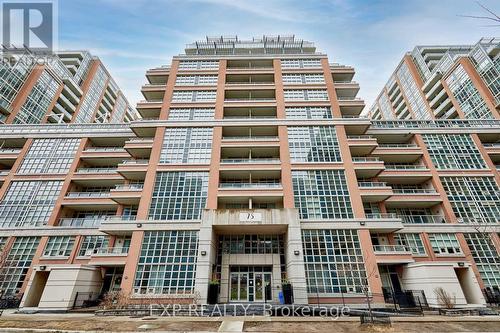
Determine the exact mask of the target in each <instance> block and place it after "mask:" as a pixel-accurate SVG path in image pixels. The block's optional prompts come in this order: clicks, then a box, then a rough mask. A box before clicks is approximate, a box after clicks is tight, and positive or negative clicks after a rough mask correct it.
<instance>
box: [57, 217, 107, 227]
mask: <svg viewBox="0 0 500 333" xmlns="http://www.w3.org/2000/svg"><path fill="white" fill-rule="evenodd" d="M106 219H107V218H106V217H105V216H102V217H97V218H85V217H82V218H78V217H63V218H60V219H59V223H58V224H57V225H58V226H60V227H72V228H97V227H99V226H100V225H101V222H102V221H104V220H106Z"/></svg>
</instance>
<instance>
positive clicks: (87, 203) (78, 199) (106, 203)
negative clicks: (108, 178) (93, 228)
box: [62, 192, 117, 210]
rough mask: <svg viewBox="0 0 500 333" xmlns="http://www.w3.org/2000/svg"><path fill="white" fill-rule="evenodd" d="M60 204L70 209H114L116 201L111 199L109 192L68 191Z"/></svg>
mask: <svg viewBox="0 0 500 333" xmlns="http://www.w3.org/2000/svg"><path fill="white" fill-rule="evenodd" d="M62 205H63V206H64V207H67V208H71V209H77V210H81V209H84V210H86V209H88V210H93V209H95V208H99V209H102V210H104V209H110V210H111V209H116V205H117V204H116V202H114V201H113V200H111V198H110V193H109V192H68V193H67V194H66V196H65V197H64V199H63V201H62Z"/></svg>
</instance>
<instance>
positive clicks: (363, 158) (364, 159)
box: [352, 156, 380, 162]
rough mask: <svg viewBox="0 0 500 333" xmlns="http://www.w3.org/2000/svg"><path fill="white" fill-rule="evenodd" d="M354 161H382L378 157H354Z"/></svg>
mask: <svg viewBox="0 0 500 333" xmlns="http://www.w3.org/2000/svg"><path fill="white" fill-rule="evenodd" d="M352 161H353V162H380V159H379V158H378V157H356V156H355V157H353V158H352Z"/></svg>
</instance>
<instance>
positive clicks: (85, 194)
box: [66, 192, 110, 198]
mask: <svg viewBox="0 0 500 333" xmlns="http://www.w3.org/2000/svg"><path fill="white" fill-rule="evenodd" d="M109 195H110V193H109V192H68V193H66V197H67V198H105V197H109Z"/></svg>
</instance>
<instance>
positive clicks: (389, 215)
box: [365, 213, 398, 219]
mask: <svg viewBox="0 0 500 333" xmlns="http://www.w3.org/2000/svg"><path fill="white" fill-rule="evenodd" d="M365 217H366V218H367V219H396V218H398V216H397V214H395V213H366V214H365Z"/></svg>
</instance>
